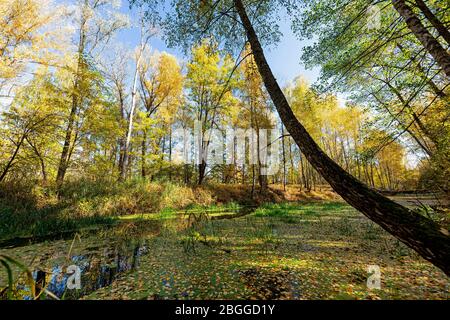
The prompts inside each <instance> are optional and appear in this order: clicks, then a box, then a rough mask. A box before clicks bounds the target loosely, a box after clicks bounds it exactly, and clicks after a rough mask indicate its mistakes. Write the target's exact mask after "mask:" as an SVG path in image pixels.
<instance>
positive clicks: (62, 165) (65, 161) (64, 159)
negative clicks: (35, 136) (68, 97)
mask: <svg viewBox="0 0 450 320" xmlns="http://www.w3.org/2000/svg"><path fill="white" fill-rule="evenodd" d="M84 5H85V6H87V1H85V4H84ZM81 16H82V20H81V22H80V38H79V42H78V61H77V70H76V74H75V80H74V86H73V93H72V108H71V109H70V114H69V119H68V123H67V129H66V136H65V139H64V145H63V149H62V152H61V159H60V161H59V166H58V172H57V174H56V186H57V189H58V190H59V189H60V188H61V186H62V184H63V182H64V177H65V176H66V171H67V168H68V167H69V161H70V156H71V152H70V149H71V148H70V145H71V143H72V135H73V130H74V127H75V121H76V119H75V118H76V115H77V112H78V106H79V105H80V103H81V101H80V100H81V97H80V92H79V90H80V82H81V81H82V77H83V72H84V69H85V65H86V61H85V59H84V51H85V46H86V30H85V28H86V24H87V18H86V17H85V15H84V14H82V15H81ZM74 143H75V142H74Z"/></svg>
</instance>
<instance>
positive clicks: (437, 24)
mask: <svg viewBox="0 0 450 320" xmlns="http://www.w3.org/2000/svg"><path fill="white" fill-rule="evenodd" d="M416 5H417V7H418V8H419V9H420V11H422V13H423V14H424V16H425V17H426V18H427V19H428V21H430V22H431V24H432V25H433V27H434V28H435V29H436V30H437V31H438V32H439V35H440V36H441V37H442V38H444V40H445V41H446V42H447V44H448V45H450V31H449V30H448V29H447V28H446V27H445V26H444V24H443V23H442V22H441V21H440V20H439V19H438V18H437V17H436V16H435V15H434V13H433V12H432V11H431V10H430V8H428V6H427V5H426V4H425V2H424V1H422V0H416Z"/></svg>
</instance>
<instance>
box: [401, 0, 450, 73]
mask: <svg viewBox="0 0 450 320" xmlns="http://www.w3.org/2000/svg"><path fill="white" fill-rule="evenodd" d="M392 4H393V5H394V8H395V10H397V12H398V13H399V14H400V16H401V17H402V18H403V19H404V20H405V22H406V25H407V26H408V28H409V29H410V30H411V31H412V33H413V34H414V35H415V36H416V38H417V40H419V41H420V43H422V45H423V46H424V48H425V49H426V50H427V51H428V53H429V54H431V55H432V56H433V58H434V60H435V61H436V62H437V64H438V65H439V66H440V67H441V68H442V70H443V71H444V73H445V74H446V75H447V77H448V78H450V54H449V53H448V52H447V51H446V50H445V49H444V48H443V47H442V45H441V44H440V43H439V41H437V40H436V39H435V38H434V37H433V35H432V34H431V33H430V32H429V31H428V30H427V28H425V27H424V25H423V24H422V22H421V21H420V19H419V18H418V17H417V15H416V14H415V13H414V11H413V10H412V9H411V8H410V7H409V6H408V5H407V4H406V2H405V0H392Z"/></svg>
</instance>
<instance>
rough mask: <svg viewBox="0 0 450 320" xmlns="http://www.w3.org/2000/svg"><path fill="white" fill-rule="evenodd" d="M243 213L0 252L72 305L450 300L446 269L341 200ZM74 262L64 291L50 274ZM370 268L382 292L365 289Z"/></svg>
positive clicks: (171, 217) (163, 217)
mask: <svg viewBox="0 0 450 320" xmlns="http://www.w3.org/2000/svg"><path fill="white" fill-rule="evenodd" d="M237 209H239V210H238V213H237V216H238V217H237V218H232V219H230V218H229V216H227V218H226V219H220V217H222V216H223V215H226V214H228V215H229V214H230V213H233V211H232V210H229V211H224V212H220V211H217V210H211V211H210V212H209V213H208V214H207V211H206V210H205V211H202V210H200V211H199V210H190V211H186V212H185V213H184V214H179V213H176V212H170V211H167V212H162V213H161V214H158V215H151V216H150V215H149V216H140V217H136V216H135V217H128V219H124V220H123V222H122V223H121V224H120V225H119V226H117V227H115V228H113V229H111V230H108V231H102V232H101V233H98V234H95V235H92V234H83V233H81V234H80V237H79V238H77V237H75V238H74V239H73V240H59V241H50V242H44V243H36V244H31V245H29V246H22V247H16V248H9V249H0V253H3V254H7V255H9V256H12V257H15V258H17V259H18V260H20V261H24V262H26V263H27V264H29V265H31V267H32V268H33V269H36V268H40V269H41V270H46V271H47V272H48V273H49V275H48V281H47V282H48V288H49V290H53V292H55V293H57V291H58V290H59V291H60V292H65V294H64V295H63V297H64V298H66V299H70V298H80V296H81V295H82V297H81V298H82V299H448V298H449V297H450V293H449V288H450V279H449V278H448V277H446V276H445V274H444V273H443V272H442V271H440V270H439V269H437V268H436V267H434V266H433V265H431V264H430V263H429V262H427V261H425V260H423V259H422V258H420V257H419V256H418V255H417V254H416V253H415V252H413V251H412V250H410V249H408V248H407V247H405V246H404V245H403V244H402V243H400V242H399V241H398V240H396V239H395V238H393V237H392V236H390V235H389V234H387V233H386V232H385V231H384V230H382V229H381V228H380V227H378V226H377V225H375V224H374V223H372V222H371V221H369V220H368V219H367V218H365V217H364V216H363V215H362V214H360V213H358V212H357V211H356V210H354V209H353V208H351V207H350V206H348V205H346V204H344V203H342V202H336V201H307V202H290V203H281V204H266V205H262V206H260V207H258V208H257V209H256V210H254V209H249V208H247V211H246V212H245V211H244V214H242V212H243V211H242V210H243V209H245V208H237ZM253 210H254V211H253ZM234 211H236V210H234ZM212 217H215V218H212ZM74 262H76V264H77V265H82V266H84V267H83V275H82V285H83V288H82V289H81V290H79V291H76V290H66V289H65V288H64V285H62V283H63V281H62V280H64V279H65V278H64V275H63V272H60V273H59V275H58V272H56V273H57V276H56V277H55V276H53V278H52V276H51V274H50V273H53V275H54V274H55V270H56V271H57V270H59V271H61V270H64V269H65V267H66V266H67V265H68V264H70V263H74ZM371 265H376V266H379V268H380V271H381V289H380V290H377V289H368V287H367V280H368V277H369V276H370V274H369V272H368V267H369V266H371ZM2 276H3V275H2ZM3 282H4V279H3ZM1 285H2V281H1V279H0V287H1ZM60 296H61V295H60Z"/></svg>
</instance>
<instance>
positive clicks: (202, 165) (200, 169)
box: [197, 160, 206, 186]
mask: <svg viewBox="0 0 450 320" xmlns="http://www.w3.org/2000/svg"><path fill="white" fill-rule="evenodd" d="M205 173H206V162H205V161H204V160H202V163H200V164H199V165H198V182H197V183H198V185H199V186H201V185H202V184H203V180H204V179H205Z"/></svg>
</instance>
